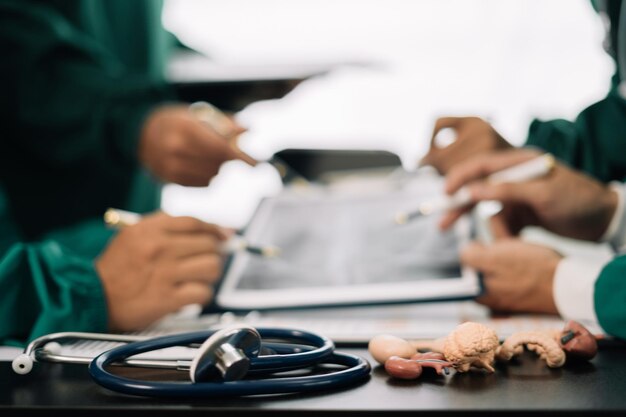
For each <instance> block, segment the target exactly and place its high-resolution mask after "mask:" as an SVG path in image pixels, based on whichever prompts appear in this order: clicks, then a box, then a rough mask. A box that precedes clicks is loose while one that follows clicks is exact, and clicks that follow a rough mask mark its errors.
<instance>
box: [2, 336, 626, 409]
mask: <svg viewBox="0 0 626 417" xmlns="http://www.w3.org/2000/svg"><path fill="white" fill-rule="evenodd" d="M339 350H340V351H345V352H351V353H355V354H358V355H362V356H364V357H365V358H367V359H368V360H369V361H370V362H371V363H372V364H373V365H374V367H373V371H372V374H371V377H370V378H369V380H367V381H365V382H363V383H361V384H360V385H357V386H354V387H351V388H347V389H343V390H341V391H334V392H323V393H314V394H292V395H283V396H266V397H247V398H231V399H219V400H164V399H154V398H140V397H132V396H126V395H121V394H118V393H114V392H111V391H108V390H106V389H104V388H101V387H100V386H98V385H96V384H95V383H94V382H93V381H92V380H91V378H90V376H89V374H88V372H87V368H86V367H85V366H80V365H58V364H38V365H37V366H36V368H35V370H34V371H33V372H32V373H31V374H29V375H26V376H21V375H16V374H14V373H13V372H12V370H11V367H10V363H8V362H2V363H0V416H5V415H14V414H23V415H33V414H44V413H45V414H50V413H51V412H52V411H54V412H59V413H60V414H59V415H62V416H67V415H107V416H117V415H122V414H123V415H134V416H137V415H150V416H155V415H180V414H206V415H211V416H215V415H254V416H265V415H297V416H309V415H321V416H331V415H357V414H368V415H391V414H412V415H435V414H437V415H439V414H441V413H445V414H457V413H459V414H461V413H462V414H476V415H478V414H481V415H484V414H485V413H486V412H498V413H506V414H522V413H523V414H527V413H528V412H535V413H549V414H550V415H552V414H555V413H566V414H568V415H572V414H587V415H589V414H591V413H594V414H596V413H600V412H604V413H611V414H621V415H626V347H625V345H623V344H616V343H611V344H609V345H606V346H603V347H602V349H601V351H600V353H599V355H598V356H597V357H596V358H594V359H593V360H592V361H591V362H584V363H576V364H574V363H572V364H568V365H566V366H565V367H563V368H560V369H548V368H547V367H546V366H545V365H544V363H543V362H542V361H541V360H539V359H538V358H537V357H536V356H534V354H532V353H530V352H528V353H525V354H524V355H523V356H522V357H521V358H520V359H519V360H517V361H515V362H512V363H510V364H508V365H506V366H504V365H498V366H497V370H496V373H495V374H485V373H480V372H479V373H469V374H459V373H454V372H453V373H452V374H451V375H449V376H445V377H439V376H436V375H435V374H434V373H428V374H424V375H423V376H422V378H421V379H420V380H417V381H400V380H394V379H391V378H389V377H388V376H387V374H386V373H385V371H384V369H382V368H381V367H380V366H376V365H375V362H374V361H373V359H372V358H371V357H370V356H369V354H368V352H367V351H366V350H365V349H354V348H340V349H339ZM125 372H135V373H136V372H143V374H142V375H141V376H142V377H146V376H147V375H148V374H149V373H150V372H154V371H145V370H144V371H138V370H136V369H135V370H132V371H128V370H127V371H125ZM417 412H419V414H416V413H417Z"/></svg>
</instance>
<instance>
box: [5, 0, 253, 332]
mask: <svg viewBox="0 0 626 417" xmlns="http://www.w3.org/2000/svg"><path fill="white" fill-rule="evenodd" d="M160 13H161V2H160V1H153V0H137V1H130V2H129V1H126V0H107V1H87V0H71V1H56V0H52V1H39V0H0V48H1V49H2V51H3V59H2V60H0V82H1V83H2V91H3V93H2V99H1V101H0V110H1V111H0V120H1V121H2V126H3V128H4V132H5V133H6V134H3V135H2V139H0V141H1V143H2V152H0V311H1V312H2V315H3V317H6V318H8V317H11V318H12V319H10V320H8V319H7V320H5V321H4V322H3V323H2V324H1V325H0V341H1V342H8V341H13V342H14V343H24V342H26V341H28V340H30V339H32V338H33V337H37V336H39V335H41V334H44V333H48V332H54V331H63V330H68V331H70V330H82V331H106V330H111V331H123V330H133V329H134V330H136V329H138V328H141V327H143V326H145V325H147V324H149V323H150V322H152V321H154V320H156V319H157V318H159V317H161V316H162V315H163V314H165V313H167V312H172V311H174V310H175V309H176V308H178V307H180V306H181V305H183V304H188V303H197V302H207V301H208V300H209V299H210V298H211V294H210V291H211V290H210V288H211V287H210V283H211V282H213V281H214V280H215V279H216V278H217V276H218V275H219V273H220V269H221V267H220V264H219V262H218V260H217V255H216V244H215V242H216V240H219V239H221V238H222V232H220V231H219V229H218V228H216V227H215V226H210V225H206V224H204V223H202V222H198V221H195V220H193V219H177V218H172V217H169V216H166V215H164V214H158V215H155V216H154V217H150V218H147V219H145V220H144V221H143V222H141V223H140V224H138V225H136V226H133V227H130V228H128V229H127V230H124V231H122V232H121V233H120V234H119V235H118V236H116V237H113V238H112V236H113V232H112V231H110V230H108V229H107V228H106V227H105V226H104V225H103V224H102V220H101V219H102V215H103V213H104V212H105V210H106V209H107V208H109V207H116V208H121V209H126V210H129V211H135V212H139V213H150V212H153V211H155V210H157V209H158V207H159V205H160V187H161V184H162V183H163V182H174V183H178V184H181V185H186V186H206V185H207V184H208V183H209V181H210V180H211V178H212V177H213V176H215V174H216V173H217V172H218V170H219V168H220V166H221V164H222V163H223V162H225V161H227V160H231V159H236V158H243V159H246V158H247V156H246V155H244V154H243V153H242V152H241V151H239V150H237V149H236V148H234V147H233V146H231V143H229V140H228V139H229V138H228V137H225V136H223V135H221V134H219V133H218V132H217V131H215V130H213V129H211V128H210V127H208V126H206V125H205V124H203V123H201V122H200V121H199V120H197V119H196V118H195V117H194V116H193V115H192V114H191V113H190V112H189V110H188V106H187V105H186V104H183V103H177V102H176V100H177V97H176V95H175V94H174V93H173V91H172V89H171V87H170V86H169V85H168V84H167V83H166V81H165V77H164V68H165V63H166V61H167V58H168V56H169V53H170V51H171V50H172V48H173V46H174V45H175V44H176V40H175V39H174V37H173V36H171V35H170V34H168V33H167V32H165V31H164V29H163V27H162V25H161V21H160V19H161V15H160ZM231 131H232V132H233V135H235V134H236V133H237V132H240V131H241V129H240V127H239V126H237V125H236V124H234V123H233V125H232V129H231ZM228 136H229V137H230V135H228ZM109 241H110V243H109ZM107 245H108V246H107Z"/></svg>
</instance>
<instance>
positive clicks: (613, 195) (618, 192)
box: [599, 181, 625, 242]
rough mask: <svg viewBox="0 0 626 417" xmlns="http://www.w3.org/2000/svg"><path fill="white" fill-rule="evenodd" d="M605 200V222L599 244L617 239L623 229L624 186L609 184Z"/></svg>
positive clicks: (615, 183) (614, 183)
mask: <svg viewBox="0 0 626 417" xmlns="http://www.w3.org/2000/svg"><path fill="white" fill-rule="evenodd" d="M607 191H608V192H607V196H606V198H605V204H604V206H605V207H606V209H605V213H606V214H605V219H606V220H605V222H604V223H603V227H604V229H603V231H604V232H603V234H602V236H601V237H600V239H599V240H600V241H601V242H612V241H613V240H616V238H617V237H618V236H617V235H618V234H619V232H620V230H621V229H623V228H624V225H623V224H622V223H624V222H625V219H624V217H625V216H624V185H623V184H621V183H619V182H616V181H615V182H611V183H610V184H609V185H608V186H607Z"/></svg>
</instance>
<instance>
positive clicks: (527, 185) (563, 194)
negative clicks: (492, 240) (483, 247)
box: [440, 149, 617, 241]
mask: <svg viewBox="0 0 626 417" xmlns="http://www.w3.org/2000/svg"><path fill="white" fill-rule="evenodd" d="M540 154H541V153H540V152H538V151H536V150H532V149H514V150H507V151H500V152H494V153H490V154H485V155H479V156H477V157H475V158H472V159H471V160H468V161H467V162H465V163H462V164H460V165H458V166H456V167H454V168H453V169H452V170H451V171H450V173H449V174H448V176H447V177H446V192H447V193H449V194H453V193H454V192H456V191H457V190H458V189H459V188H461V187H462V186H464V185H467V186H468V187H469V190H470V194H471V196H472V200H473V201H475V202H477V201H482V200H498V201H500V202H502V203H503V207H504V209H503V210H502V212H501V213H500V214H499V215H498V216H497V217H496V219H495V220H499V221H500V224H504V225H506V228H508V230H509V231H510V234H511V235H515V234H517V233H518V232H519V231H520V230H521V229H522V228H524V227H525V226H530V225H537V226H541V227H543V228H545V229H547V230H550V231H552V232H554V233H557V234H560V235H562V236H567V237H571V238H575V239H585V240H591V241H596V240H598V239H599V238H600V237H602V234H603V233H604V232H605V231H606V229H607V227H608V225H609V223H610V221H611V218H612V217H613V214H614V213H615V210H616V209H617V195H616V194H615V193H614V192H612V191H611V190H610V188H609V187H607V186H606V185H604V184H602V183H600V182H598V181H596V180H594V179H593V178H591V177H588V176H587V175H585V174H582V173H580V172H577V171H574V170H572V169H570V168H567V167H566V166H564V165H563V164H560V163H556V164H555V166H554V168H553V169H552V171H551V172H550V173H549V174H548V175H545V176H543V177H540V178H538V179H534V180H530V181H524V182H519V183H499V184H490V183H489V182H488V181H481V180H480V179H483V178H485V177H486V176H488V175H489V174H491V173H493V172H496V171H499V170H502V169H504V168H507V167H510V166H513V165H516V164H519V163H521V162H524V161H527V160H529V159H532V158H535V157H537V156H539V155H540ZM465 211H467V208H463V209H458V210H453V211H450V212H449V213H447V214H446V215H444V216H443V217H442V219H441V222H440V226H441V228H443V229H447V228H448V227H450V225H452V223H454V222H455V221H456V219H458V217H459V216H460V215H461V214H462V213H463V212H465ZM498 217H499V219H498ZM504 229H505V228H502V227H501V228H500V230H501V231H502V230H504ZM500 234H502V233H500Z"/></svg>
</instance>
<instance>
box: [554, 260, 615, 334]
mask: <svg viewBox="0 0 626 417" xmlns="http://www.w3.org/2000/svg"><path fill="white" fill-rule="evenodd" d="M604 264H605V262H603V261H600V262H594V261H590V260H580V259H574V258H563V259H561V261H560V262H559V264H558V265H557V267H556V271H555V272H554V283H553V284H552V291H553V295H554V303H555V304H556V308H557V310H559V314H560V315H561V317H562V318H563V319H565V320H576V321H580V322H581V323H590V324H591V323H593V324H595V325H598V317H597V315H596V310H595V306H594V302H593V300H594V287H595V283H596V280H597V279H598V277H599V276H600V272H601V271H602V268H603V267H604Z"/></svg>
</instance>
